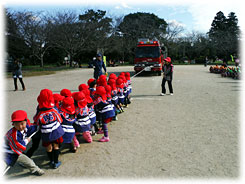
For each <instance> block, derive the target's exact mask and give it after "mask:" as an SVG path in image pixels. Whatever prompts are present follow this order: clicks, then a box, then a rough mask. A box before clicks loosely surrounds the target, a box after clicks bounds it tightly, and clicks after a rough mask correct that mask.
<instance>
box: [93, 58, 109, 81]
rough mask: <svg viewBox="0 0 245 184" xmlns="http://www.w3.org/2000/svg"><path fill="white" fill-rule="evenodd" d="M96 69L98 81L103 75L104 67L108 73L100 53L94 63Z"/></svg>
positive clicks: (95, 75)
mask: <svg viewBox="0 0 245 184" xmlns="http://www.w3.org/2000/svg"><path fill="white" fill-rule="evenodd" d="M93 67H94V78H95V79H96V80H97V79H98V78H99V76H101V75H102V67H103V68H104V71H105V73H106V67H105V63H104V62H103V60H102V55H101V54H100V53H99V54H97V55H96V60H94V62H93Z"/></svg>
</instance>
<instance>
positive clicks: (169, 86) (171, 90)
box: [162, 78, 173, 94]
mask: <svg viewBox="0 0 245 184" xmlns="http://www.w3.org/2000/svg"><path fill="white" fill-rule="evenodd" d="M166 81H167V80H166V79H165V78H163V79H162V93H164V94H166V88H165V83H166ZM167 82H168V88H169V92H170V93H173V86H172V80H170V81H167Z"/></svg>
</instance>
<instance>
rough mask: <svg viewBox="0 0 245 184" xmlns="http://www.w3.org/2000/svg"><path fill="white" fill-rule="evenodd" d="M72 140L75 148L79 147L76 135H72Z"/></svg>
mask: <svg viewBox="0 0 245 184" xmlns="http://www.w3.org/2000/svg"><path fill="white" fill-rule="evenodd" d="M73 142H74V146H75V147H77V148H79V147H80V144H79V141H78V140H77V137H76V136H74V137H73Z"/></svg>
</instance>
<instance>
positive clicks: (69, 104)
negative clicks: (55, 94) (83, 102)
mask: <svg viewBox="0 0 245 184" xmlns="http://www.w3.org/2000/svg"><path fill="white" fill-rule="evenodd" d="M60 109H61V110H62V111H64V112H66V113H68V114H75V105H74V99H73V98H72V97H66V98H65V99H64V100H63V103H62V105H61V107H60Z"/></svg>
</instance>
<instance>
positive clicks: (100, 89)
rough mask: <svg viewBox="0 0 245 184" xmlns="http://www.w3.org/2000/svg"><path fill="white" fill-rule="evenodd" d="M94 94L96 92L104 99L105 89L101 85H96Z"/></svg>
mask: <svg viewBox="0 0 245 184" xmlns="http://www.w3.org/2000/svg"><path fill="white" fill-rule="evenodd" d="M95 94H98V95H100V96H101V97H102V99H103V100H106V96H105V95H106V90H105V88H104V87H103V86H98V87H96V91H95Z"/></svg>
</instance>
